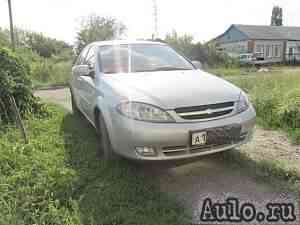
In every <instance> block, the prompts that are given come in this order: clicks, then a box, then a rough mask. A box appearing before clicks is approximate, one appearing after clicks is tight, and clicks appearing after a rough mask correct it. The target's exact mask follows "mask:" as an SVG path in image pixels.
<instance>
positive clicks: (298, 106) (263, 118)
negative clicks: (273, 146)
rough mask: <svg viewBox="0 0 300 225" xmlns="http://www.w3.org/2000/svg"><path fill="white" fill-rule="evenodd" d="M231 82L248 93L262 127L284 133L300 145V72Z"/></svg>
mask: <svg viewBox="0 0 300 225" xmlns="http://www.w3.org/2000/svg"><path fill="white" fill-rule="evenodd" d="M231 81H232V82H233V83H235V84H237V85H238V86H240V87H241V88H243V89H244V90H246V91H247V92H249V94H250V97H251V99H252V102H253V104H254V106H255V108H256V112H257V116H258V122H259V124H260V125H262V126H264V127H267V128H275V129H283V130H285V131H287V133H288V134H289V136H290V137H291V138H292V140H293V141H294V142H297V143H300V74H299V72H289V73H281V72H273V73H270V74H268V73H265V74H264V73H260V74H256V75H252V76H248V77H236V78H232V79H231Z"/></svg>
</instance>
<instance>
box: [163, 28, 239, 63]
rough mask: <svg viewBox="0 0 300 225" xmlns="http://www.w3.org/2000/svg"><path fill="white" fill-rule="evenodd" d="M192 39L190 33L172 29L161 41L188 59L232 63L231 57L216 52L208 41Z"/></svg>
mask: <svg viewBox="0 0 300 225" xmlns="http://www.w3.org/2000/svg"><path fill="white" fill-rule="evenodd" d="M193 40H194V38H193V36H192V35H190V34H183V35H179V34H178V33H177V32H176V31H175V30H173V31H172V33H171V34H167V35H166V37H165V40H164V41H163V42H166V43H167V44H169V45H170V46H172V47H173V48H174V49H176V50H177V51H178V52H180V53H182V54H183V55H185V56H186V57H188V58H189V59H190V60H197V61H200V62H202V63H203V64H204V65H208V66H216V65H231V64H233V63H234V60H233V59H231V58H230V57H228V56H227V55H225V54H221V53H220V52H218V51H217V50H216V48H215V46H213V45H211V44H208V43H207V44H202V43H200V42H197V43H193Z"/></svg>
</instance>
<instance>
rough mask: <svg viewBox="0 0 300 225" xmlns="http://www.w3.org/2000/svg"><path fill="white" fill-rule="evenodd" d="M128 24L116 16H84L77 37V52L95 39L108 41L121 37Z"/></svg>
mask: <svg viewBox="0 0 300 225" xmlns="http://www.w3.org/2000/svg"><path fill="white" fill-rule="evenodd" d="M125 31H126V26H125V25H124V24H123V23H122V22H119V21H118V20H117V19H115V18H110V17H102V16H98V15H90V16H88V17H86V18H83V20H82V21H81V24H80V28H79V32H78V33H77V37H76V44H75V46H76V47H75V48H76V53H77V54H79V53H80V52H81V50H82V49H83V48H84V47H85V46H86V45H88V44H90V43H91V42H94V41H106V40H112V39H116V38H119V37H120V36H121V35H123V34H124V32H125Z"/></svg>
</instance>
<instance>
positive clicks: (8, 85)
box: [0, 48, 43, 122]
mask: <svg viewBox="0 0 300 225" xmlns="http://www.w3.org/2000/svg"><path fill="white" fill-rule="evenodd" d="M31 88H32V86H31V80H30V68H29V66H28V65H27V64H26V63H24V61H23V60H21V58H20V57H17V55H16V54H14V53H12V52H11V51H10V50H9V49H6V48H0V122H1V121H2V122H8V121H11V120H12V113H10V110H9V108H10V105H11V103H10V102H9V96H13V97H14V98H15V100H16V103H17V106H18V108H19V110H20V114H21V116H23V117H24V116H25V115H26V114H30V113H35V114H36V113H41V112H42V111H43V110H42V105H41V104H40V103H39V102H38V100H37V98H35V97H34V96H33V94H32V89H31Z"/></svg>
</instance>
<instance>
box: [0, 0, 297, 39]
mask: <svg viewBox="0 0 300 225" xmlns="http://www.w3.org/2000/svg"><path fill="white" fill-rule="evenodd" d="M12 4H13V8H14V12H13V14H14V22H15V25H16V26H18V27H22V28H25V29H30V30H33V31H39V32H43V33H45V34H46V35H49V36H51V37H54V38H57V39H62V40H65V41H68V42H70V43H73V41H74V38H75V36H76V31H77V29H78V24H79V21H80V18H81V17H83V16H87V15H89V14H91V13H94V14H98V15H104V16H113V17H116V18H117V19H119V20H121V21H122V22H123V23H124V24H125V25H126V26H127V28H128V31H127V33H128V37H129V38H150V37H151V34H152V33H153V29H154V22H153V20H154V19H153V3H152V0H127V1H124V0H81V1H79V0H69V1H67V0H12ZM157 5H158V29H159V36H160V37H162V38H163V37H164V35H165V34H166V33H167V32H171V31H172V29H175V30H176V31H178V32H179V33H189V34H192V35H194V37H195V39H196V41H208V40H210V39H211V38H214V37H215V36H217V35H219V34H221V33H222V32H224V31H225V29H227V28H228V27H229V26H230V24H233V23H235V24H257V25H259V24H262V25H269V24H270V17H271V11H272V7H273V6H274V5H279V6H281V7H282V8H283V10H284V25H288V26H300V1H299V0H157ZM8 25H9V20H8V10H7V0H0V26H1V27H8Z"/></svg>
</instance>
